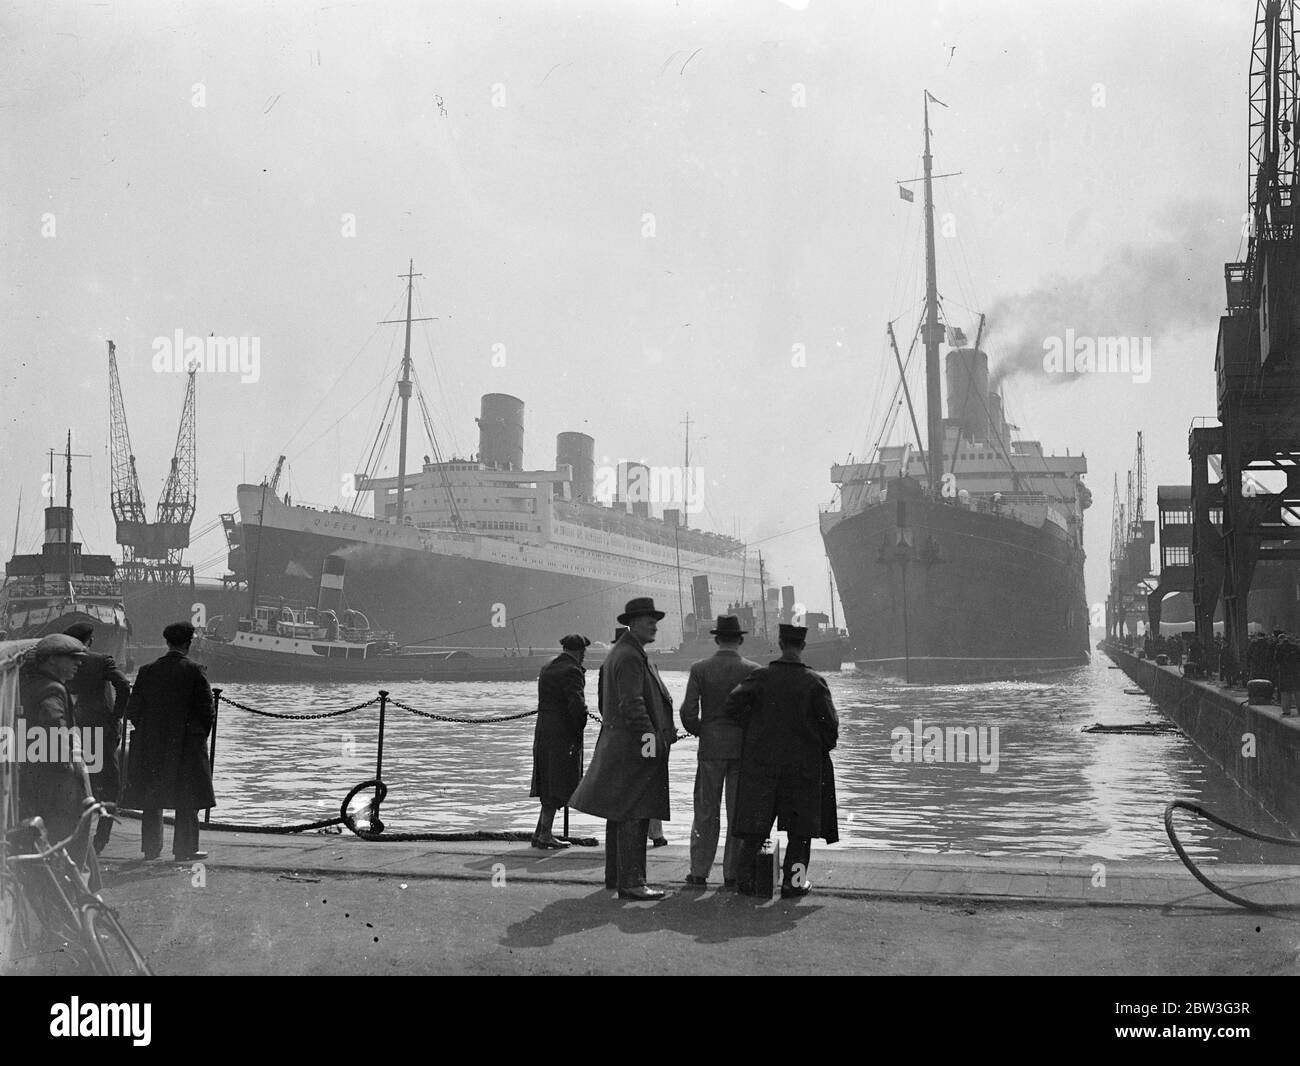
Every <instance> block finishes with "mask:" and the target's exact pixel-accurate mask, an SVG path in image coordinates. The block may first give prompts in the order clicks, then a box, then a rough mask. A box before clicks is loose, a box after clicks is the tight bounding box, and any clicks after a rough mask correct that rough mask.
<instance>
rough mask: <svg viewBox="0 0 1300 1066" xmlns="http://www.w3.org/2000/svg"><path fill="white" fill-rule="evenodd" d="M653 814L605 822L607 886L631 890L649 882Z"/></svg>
mask: <svg viewBox="0 0 1300 1066" xmlns="http://www.w3.org/2000/svg"><path fill="white" fill-rule="evenodd" d="M649 828H650V819H649V818H634V819H633V820H632V821H629V822H606V823H605V887H606V888H610V889H613V888H617V889H619V890H621V891H627V890H628V889H632V888H640V887H641V886H642V885H644V884H645V848H646V833H647V831H648V830H649Z"/></svg>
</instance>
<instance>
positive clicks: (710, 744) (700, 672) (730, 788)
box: [682, 614, 758, 888]
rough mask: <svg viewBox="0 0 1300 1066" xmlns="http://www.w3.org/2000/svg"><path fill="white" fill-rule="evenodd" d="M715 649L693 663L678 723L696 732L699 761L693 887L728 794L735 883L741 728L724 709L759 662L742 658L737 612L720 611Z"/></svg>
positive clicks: (698, 883)
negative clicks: (732, 693)
mask: <svg viewBox="0 0 1300 1066" xmlns="http://www.w3.org/2000/svg"><path fill="white" fill-rule="evenodd" d="M709 632H710V633H712V634H713V641H714V643H715V644H717V646H718V650H717V651H715V652H714V653H713V654H712V655H710V656H709V657H708V658H707V659H701V660H700V661H699V662H698V663H695V664H694V665H693V666H692V667H691V676H690V680H689V681H687V683H686V699H685V700H684V701H683V702H682V725H683V726H684V727H685V729H686V732H688V733H690V734H691V735H692V736H696V737H699V738H700V751H699V763H698V764H697V766H696V768H695V818H694V820H693V821H692V822H691V872H690V873H689V874H688V875H687V877H686V883H687V884H688V885H693V886H695V887H697V888H699V887H703V886H704V885H706V884H708V881H709V870H711V869H712V868H713V859H714V856H715V855H717V853H718V833H719V831H720V829H721V813H722V797H723V793H724V791H725V793H726V800H727V842H726V844H725V846H724V847H723V850H722V883H723V887H725V888H734V887H735V884H736V853H737V848H736V843H735V838H734V837H733V836H732V833H731V828H732V826H733V825H734V824H735V820H736V782H737V781H738V780H739V777H740V753H741V747H742V745H743V744H744V740H745V731H744V729H743V728H742V727H741V725H740V723H739V722H737V721H736V720H735V719H732V718H728V717H727V716H726V715H725V714H723V713H722V712H723V707H724V705H725V704H726V702H727V696H728V695H729V694H730V692H731V690H732V689H733V688H735V687H736V686H737V685H739V684H740V683H741V682H742V681H744V680H745V678H747V677H748V676H749V675H750V674H752V673H753V672H754V671H755V670H757V669H758V663H756V662H751V661H750V660H749V659H746V658H743V657H742V656H741V654H740V646H741V645H742V644H743V643H744V642H745V633H746V630H744V629H741V628H740V619H739V618H737V617H736V616H735V615H730V614H728V615H721V616H719V618H718V621H717V624H716V625H715V627H714V628H713V629H710V630H709Z"/></svg>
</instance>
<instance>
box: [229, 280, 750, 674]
mask: <svg viewBox="0 0 1300 1066" xmlns="http://www.w3.org/2000/svg"><path fill="white" fill-rule="evenodd" d="M403 276H404V277H407V279H408V284H407V315H406V323H407V328H406V347H405V352H404V355H403V360H402V370H401V378H400V380H399V381H398V383H397V396H398V398H399V400H400V411H401V430H400V433H399V442H398V446H399V449H400V451H399V453H398V473H397V476H396V477H376V476H370V475H368V474H358V475H356V477H355V480H354V485H355V489H356V492H357V497H356V499H357V501H360V499H361V498H362V494H364V493H372V494H373V496H372V500H373V509H372V511H371V513H370V514H363V513H354V511H352V510H343V509H340V508H333V509H323V508H319V507H312V506H304V505H302V504H298V503H293V502H292V501H291V500H289V499H288V498H281V497H280V496H279V495H277V493H276V492H274V491H270V487H269V485H267V484H262V485H253V484H244V485H240V486H239V488H238V492H237V496H238V503H239V515H240V522H239V534H238V540H239V548H238V552H239V560H240V563H241V565H242V566H243V567H246V572H247V577H248V582H249V597H250V602H252V601H253V600H256V601H257V602H265V601H266V600H267V598H268V597H269V598H276V597H281V598H284V599H285V600H286V601H297V602H302V603H311V602H314V600H315V599H316V596H317V591H318V590H317V580H318V576H319V575H320V574H321V573H323V572H324V571H325V560H326V558H327V557H330V556H338V557H340V558H342V559H343V560H344V562H345V563H346V568H347V575H348V595H347V602H346V603H345V604H344V606H345V607H347V608H352V609H356V610H359V611H362V612H364V613H365V614H366V615H368V616H369V617H371V618H375V619H380V620H382V623H383V625H384V627H385V628H386V629H391V630H392V631H393V632H394V634H395V637H396V640H397V641H398V642H399V643H400V644H402V645H403V646H424V647H461V648H467V649H470V650H478V651H485V650H488V651H495V652H497V653H498V654H500V653H505V652H506V651H511V652H515V653H518V652H521V651H523V652H526V651H527V650H528V649H530V648H531V649H539V650H540V649H545V648H553V647H557V646H558V645H557V641H558V640H559V638H560V637H561V636H562V635H563V634H565V633H571V632H581V633H585V634H587V635H588V636H589V637H591V638H592V639H603V638H604V637H605V635H606V634H608V633H609V632H612V630H613V628H614V625H615V618H616V617H617V615H618V614H619V613H620V612H621V611H622V609H623V606H624V604H625V603H626V601H627V600H629V599H632V598H633V597H635V596H653V597H654V599H655V602H656V604H657V605H658V606H659V608H660V609H661V610H663V611H666V612H667V617H666V618H665V619H664V620H663V622H661V623H660V630H659V638H658V641H657V642H656V643H657V646H658V647H661V648H667V647H671V646H673V645H676V644H680V643H681V642H682V639H683V635H684V633H685V634H686V635H693V634H694V630H695V628H696V627H695V625H694V621H695V617H696V616H697V615H698V617H699V618H701V619H709V618H710V616H711V612H712V603H715V602H716V603H738V604H739V603H745V602H747V601H746V598H745V597H746V593H747V592H748V594H749V595H750V597H752V598H753V599H754V600H755V601H758V599H759V597H760V596H761V593H760V590H759V580H758V570H757V567H756V566H754V565H753V563H752V562H751V561H750V560H749V559H748V558H747V554H746V550H745V544H744V543H743V542H742V541H740V540H737V539H735V538H733V537H729V536H724V535H721V534H717V533H712V532H706V531H704V530H700V529H694V528H690V527H689V526H688V525H687V524H686V521H685V518H686V507H685V500H686V497H687V495H688V494H687V492H686V491H685V489H684V487H683V486H681V485H680V484H673V483H672V482H673V478H674V474H673V471H676V472H677V473H676V475H675V477H676V480H677V482H681V481H683V480H684V479H685V478H686V477H688V476H690V471H689V463H687V464H686V466H687V468H688V469H687V470H685V471H683V470H682V469H681V468H675V467H669V468H651V467H648V466H645V465H644V464H640V463H621V464H618V467H617V472H616V475H615V474H613V472H612V471H606V470H604V469H603V468H602V470H601V472H600V473H601V479H600V480H601V482H602V485H603V484H604V483H606V482H608V483H610V484H611V485H612V486H613V498H612V499H603V498H600V497H598V494H597V491H596V489H597V476H596V475H597V470H596V466H595V442H594V440H593V438H592V437H590V436H589V435H587V434H585V433H578V432H567V433H560V434H559V435H558V437H557V439H556V455H555V464H554V466H553V467H550V468H546V469H528V468H526V466H525V464H524V404H523V402H522V401H521V400H519V399H517V398H516V397H513V396H508V395H504V394H501V393H491V394H488V395H485V396H483V397H482V405H481V413H480V417H479V419H478V426H479V449H478V453H477V454H476V455H475V456H474V457H472V458H468V459H465V458H446V459H444V458H442V457H441V456H440V454H439V450H438V444H437V441H436V439H435V438H434V437H433V433H432V426H431V425H430V423H429V420H428V417H427V411H426V410H425V409H424V405H423V403H421V411H422V412H423V413H424V415H425V426H426V430H427V431H428V433H429V438H430V445H431V449H432V451H433V453H434V454H433V455H432V456H425V458H424V462H423V464H422V465H421V466H420V468H419V470H418V471H413V472H410V473H408V472H407V468H406V425H407V403H408V401H409V399H410V396H411V394H412V386H413V382H412V367H411V356H410V322H411V318H410V314H411V288H410V278H411V277H413V276H415V275H414V273H413V271H412V274H410V275H403ZM604 495H605V494H604V493H603V492H602V493H601V496H604ZM677 500H682V501H683V506H681V507H665V508H663V510H662V513H661V515H659V516H656V515H654V514H652V512H651V507H652V502H654V503H665V502H667V503H672V502H676V501H677ZM232 561H233V560H232ZM701 596H703V601H701Z"/></svg>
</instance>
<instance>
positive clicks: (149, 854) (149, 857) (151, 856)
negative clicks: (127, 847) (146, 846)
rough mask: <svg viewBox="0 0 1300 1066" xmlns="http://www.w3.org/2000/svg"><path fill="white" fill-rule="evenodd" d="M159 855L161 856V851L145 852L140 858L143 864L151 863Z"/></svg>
mask: <svg viewBox="0 0 1300 1066" xmlns="http://www.w3.org/2000/svg"><path fill="white" fill-rule="evenodd" d="M161 854H162V852H161V851H146V852H144V854H143V855H142V856H141V858H142V859H143V861H144V862H153V861H154V860H155V859H157V858H158V856H159V855H161Z"/></svg>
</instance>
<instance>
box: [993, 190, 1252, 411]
mask: <svg viewBox="0 0 1300 1066" xmlns="http://www.w3.org/2000/svg"><path fill="white" fill-rule="evenodd" d="M1156 230H1157V233H1156V237H1155V239H1154V240H1153V241H1151V242H1148V243H1144V244H1137V243H1126V244H1123V245H1121V246H1120V247H1118V248H1116V249H1115V250H1113V251H1112V252H1110V253H1109V254H1108V255H1107V257H1106V260H1105V262H1104V263H1103V265H1102V267H1101V269H1100V270H1098V271H1097V272H1096V273H1094V274H1090V275H1087V276H1084V277H1065V276H1060V275H1056V276H1052V277H1049V278H1048V279H1047V281H1046V282H1045V283H1044V284H1043V285H1042V286H1041V287H1040V288H1038V289H1035V290H1034V291H1032V292H1028V293H1023V294H1021V295H1018V296H1012V297H1008V298H1006V299H1003V300H999V301H998V303H997V304H995V305H994V306H993V308H992V309H991V310H990V312H989V316H988V323H989V334H990V336H991V338H992V343H991V344H990V345H989V347H990V348H991V354H992V357H993V359H994V361H995V365H994V367H993V373H992V375H991V380H990V385H991V387H994V388H996V387H997V385H998V384H999V383H1001V382H1002V381H1003V380H1004V379H1006V378H1009V377H1014V376H1015V375H1017V374H1033V375H1036V376H1037V377H1038V378H1040V379H1046V381H1047V382H1048V383H1051V384H1062V383H1064V382H1067V381H1074V380H1075V379H1076V375H1075V374H1068V373H1067V374H1061V373H1055V374H1049V373H1047V372H1045V370H1044V368H1043V357H1044V351H1045V348H1044V344H1045V343H1046V342H1048V340H1049V338H1053V337H1058V338H1059V337H1064V336H1065V333H1066V330H1067V329H1072V330H1073V331H1074V334H1075V335H1076V336H1078V337H1150V338H1151V345H1152V348H1153V349H1154V350H1155V353H1156V354H1155V359H1156V361H1157V362H1158V361H1159V360H1160V355H1161V352H1162V351H1165V350H1167V349H1166V348H1165V347H1164V346H1163V345H1162V343H1161V342H1162V340H1163V339H1165V338H1167V337H1171V336H1174V335H1177V334H1178V333H1181V332H1184V331H1186V330H1188V329H1194V328H1203V327H1206V326H1208V325H1211V324H1214V323H1215V322H1216V321H1217V319H1218V317H1219V315H1220V314H1222V309H1223V306H1224V289H1223V264H1224V262H1225V260H1227V259H1228V258H1229V257H1230V256H1232V255H1234V254H1236V250H1237V245H1238V240H1239V235H1240V222H1239V220H1238V219H1236V218H1233V217H1231V216H1229V217H1224V216H1223V214H1222V212H1219V211H1216V210H1215V208H1214V206H1213V205H1211V204H1210V203H1208V202H1206V201H1200V202H1196V203H1187V202H1184V203H1182V204H1179V205H1177V206H1175V207H1173V208H1171V209H1170V210H1169V211H1168V212H1166V213H1165V215H1164V216H1162V217H1161V218H1158V219H1157V220H1156ZM1203 354H1206V356H1207V358H1209V359H1210V360H1211V361H1212V359H1213V354H1214V353H1213V352H1209V353H1203Z"/></svg>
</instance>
